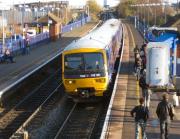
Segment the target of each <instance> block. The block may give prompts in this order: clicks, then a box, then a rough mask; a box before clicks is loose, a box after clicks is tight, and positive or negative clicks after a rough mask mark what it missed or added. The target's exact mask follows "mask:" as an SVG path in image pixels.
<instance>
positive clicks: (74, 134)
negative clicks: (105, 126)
mask: <svg viewBox="0 0 180 139" xmlns="http://www.w3.org/2000/svg"><path fill="white" fill-rule="evenodd" d="M102 109H103V105H102V103H93V104H86V105H84V104H76V103H75V104H74V106H73V107H72V109H71V112H70V113H69V115H68V116H67V119H66V120H65V121H64V123H63V124H62V126H61V128H60V129H59V131H58V132H57V134H56V136H55V138H54V139H59V138H62V139H63V138H77V139H79V138H81V139H83V138H84V139H90V138H91V136H92V135H93V134H94V129H95V127H96V124H97V122H98V119H99V116H100V114H101V111H102Z"/></svg>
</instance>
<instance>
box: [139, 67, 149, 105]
mask: <svg viewBox="0 0 180 139" xmlns="http://www.w3.org/2000/svg"><path fill="white" fill-rule="evenodd" d="M139 86H140V87H141V89H142V96H143V98H144V99H145V105H146V106H147V107H149V105H150V95H151V91H150V90H149V89H148V85H147V84H146V70H144V71H143V74H142V75H141V77H140V79H139Z"/></svg>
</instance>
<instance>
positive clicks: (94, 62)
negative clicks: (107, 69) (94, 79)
mask: <svg viewBox="0 0 180 139" xmlns="http://www.w3.org/2000/svg"><path fill="white" fill-rule="evenodd" d="M64 67H65V73H74V72H76V73H85V72H100V71H102V70H103V69H104V60H103V55H102V53H82V54H79V53H78V54H69V55H66V56H65V61H64Z"/></svg>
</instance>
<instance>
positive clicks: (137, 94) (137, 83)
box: [127, 25, 142, 139]
mask: <svg viewBox="0 0 180 139" xmlns="http://www.w3.org/2000/svg"><path fill="white" fill-rule="evenodd" d="M127 26H128V28H129V31H130V33H131V37H132V44H133V48H135V40H134V36H133V33H132V31H131V29H130V27H129V25H127ZM136 96H137V104H139V98H140V91H139V82H138V81H136ZM139 134H140V135H142V131H141V130H140V133H139ZM139 139H142V136H139Z"/></svg>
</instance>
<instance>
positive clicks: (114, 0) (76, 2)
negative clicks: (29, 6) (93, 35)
mask: <svg viewBox="0 0 180 139" xmlns="http://www.w3.org/2000/svg"><path fill="white" fill-rule="evenodd" d="M39 1H40V2H47V1H49V0H28V3H29V2H39ZM54 1H61V0H54ZM62 1H63V0H62ZM67 1H69V3H70V5H72V6H82V5H85V3H86V0H67ZM96 1H97V3H98V4H99V5H101V6H103V4H104V0H96ZM119 1H120V0H107V5H110V6H115V5H117V4H118V3H119ZM165 1H169V2H171V3H172V2H177V0H165ZM178 1H180V0H178ZM24 2H25V3H26V2H27V0H0V5H1V4H3V5H4V4H5V5H12V4H13V3H14V4H17V3H24Z"/></svg>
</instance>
